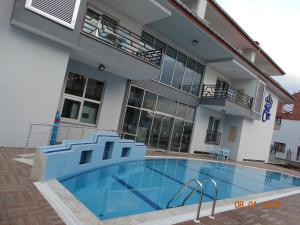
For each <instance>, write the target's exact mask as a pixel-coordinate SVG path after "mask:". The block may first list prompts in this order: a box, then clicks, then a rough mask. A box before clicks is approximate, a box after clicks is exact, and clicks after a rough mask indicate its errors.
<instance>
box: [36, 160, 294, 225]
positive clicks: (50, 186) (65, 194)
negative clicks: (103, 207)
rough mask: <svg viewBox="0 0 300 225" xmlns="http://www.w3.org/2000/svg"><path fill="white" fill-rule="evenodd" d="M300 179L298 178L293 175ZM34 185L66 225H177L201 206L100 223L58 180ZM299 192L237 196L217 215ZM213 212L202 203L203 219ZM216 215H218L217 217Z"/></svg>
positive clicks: (219, 203)
mask: <svg viewBox="0 0 300 225" xmlns="http://www.w3.org/2000/svg"><path fill="white" fill-rule="evenodd" d="M145 158H146V159H149V158H150V159H151V158H165V159H168V158H169V159H188V160H200V161H209V162H215V163H222V164H224V163H226V162H216V161H214V160H209V159H208V160H207V159H197V158H188V157H177V156H146V157H145ZM228 164H232V165H237V166H244V167H250V168H254V169H261V170H265V171H273V172H278V173H281V174H286V175H289V176H294V175H291V174H288V173H284V172H279V171H275V170H268V169H264V168H259V167H254V166H247V165H241V164H236V163H232V162H228ZM294 177H298V178H300V177H299V176H294ZM34 185H35V186H36V187H37V189H38V190H39V191H40V192H41V194H42V195H43V196H44V198H45V199H46V200H47V201H48V203H49V204H50V205H51V206H52V207H53V209H54V210H55V211H56V213H57V214H58V215H59V216H60V217H61V219H62V220H63V221H64V222H65V224H66V225H111V224H120V225H122V224H124V225H127V224H143V225H152V224H153V225H154V224H174V223H180V222H184V221H187V220H192V219H194V218H195V215H196V210H197V206H198V204H193V205H188V206H183V207H179V208H171V209H164V210H159V211H152V212H146V213H141V214H136V215H130V216H125V217H119V218H114V219H109V220H104V221H101V220H99V219H98V217H96V216H95V215H94V214H93V213H92V212H91V211H90V210H89V209H88V208H87V207H86V206H85V205H83V203H81V202H80V201H79V200H78V199H76V197H75V196H73V194H72V193H71V192H69V191H68V190H67V189H66V188H65V187H64V186H63V185H62V184H61V183H60V182H59V181H58V180H57V179H52V180H49V181H46V182H34ZM299 193H300V187H292V188H285V189H280V190H276V191H270V192H261V193H256V194H252V195H246V196H241V197H235V198H230V199H224V200H218V201H217V207H216V210H215V212H216V214H217V213H221V212H225V211H230V210H233V209H235V205H234V202H235V201H238V200H242V201H244V203H245V205H246V206H247V205H248V203H249V201H256V203H261V202H264V201H270V200H274V199H278V198H282V197H287V196H290V195H294V194H299ZM210 210H211V203H210V202H208V203H203V204H202V210H201V215H200V216H201V217H204V216H208V215H209V214H210ZM216 216H217V215H216Z"/></svg>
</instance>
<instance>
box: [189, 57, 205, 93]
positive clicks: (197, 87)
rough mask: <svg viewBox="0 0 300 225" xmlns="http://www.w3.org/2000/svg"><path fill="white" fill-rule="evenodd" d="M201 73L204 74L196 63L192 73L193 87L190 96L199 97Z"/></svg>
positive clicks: (202, 69)
mask: <svg viewBox="0 0 300 225" xmlns="http://www.w3.org/2000/svg"><path fill="white" fill-rule="evenodd" d="M203 72H204V66H203V65H201V64H200V63H197V65H196V70H195V72H194V77H193V85H192V90H191V94H192V95H196V96H199V91H200V86H201V82H202V76H203Z"/></svg>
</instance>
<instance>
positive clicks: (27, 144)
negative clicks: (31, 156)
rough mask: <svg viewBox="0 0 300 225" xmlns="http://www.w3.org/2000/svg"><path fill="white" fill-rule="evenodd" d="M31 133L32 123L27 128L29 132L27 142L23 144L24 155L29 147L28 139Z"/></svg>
mask: <svg viewBox="0 0 300 225" xmlns="http://www.w3.org/2000/svg"><path fill="white" fill-rule="evenodd" d="M31 131H32V123H31V124H30V126H29V131H28V135H27V140H26V144H25V149H24V154H26V153H27V148H28V146H29V141H30V137H31Z"/></svg>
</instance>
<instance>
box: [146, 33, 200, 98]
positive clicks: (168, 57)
mask: <svg viewBox="0 0 300 225" xmlns="http://www.w3.org/2000/svg"><path fill="white" fill-rule="evenodd" d="M142 38H143V40H144V41H145V42H146V43H147V44H148V45H150V46H151V47H155V48H161V49H163V51H164V53H165V54H164V58H163V64H162V69H161V75H160V79H159V81H160V82H162V83H164V84H166V85H170V86H172V87H174V88H176V89H179V90H182V91H184V92H187V93H189V94H192V95H195V96H199V92H200V87H201V85H202V77H203V73H204V66H203V65H202V64H200V63H198V62H196V61H195V60H193V59H191V58H189V57H187V56H186V55H185V54H183V53H181V52H179V51H177V50H176V49H174V48H172V47H171V46H168V45H166V44H165V43H163V42H161V41H160V40H158V39H156V38H155V37H153V36H152V35H151V34H148V33H146V32H145V31H143V32H142Z"/></svg>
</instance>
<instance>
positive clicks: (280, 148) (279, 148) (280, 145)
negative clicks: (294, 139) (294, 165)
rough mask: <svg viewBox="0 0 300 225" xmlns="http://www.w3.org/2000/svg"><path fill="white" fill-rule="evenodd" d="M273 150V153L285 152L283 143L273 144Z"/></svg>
mask: <svg viewBox="0 0 300 225" xmlns="http://www.w3.org/2000/svg"><path fill="white" fill-rule="evenodd" d="M274 150H275V152H282V153H284V152H285V143H280V142H274Z"/></svg>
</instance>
